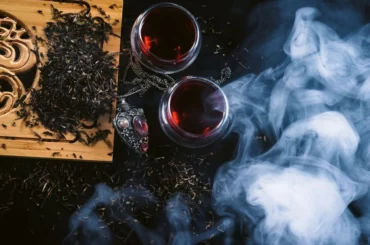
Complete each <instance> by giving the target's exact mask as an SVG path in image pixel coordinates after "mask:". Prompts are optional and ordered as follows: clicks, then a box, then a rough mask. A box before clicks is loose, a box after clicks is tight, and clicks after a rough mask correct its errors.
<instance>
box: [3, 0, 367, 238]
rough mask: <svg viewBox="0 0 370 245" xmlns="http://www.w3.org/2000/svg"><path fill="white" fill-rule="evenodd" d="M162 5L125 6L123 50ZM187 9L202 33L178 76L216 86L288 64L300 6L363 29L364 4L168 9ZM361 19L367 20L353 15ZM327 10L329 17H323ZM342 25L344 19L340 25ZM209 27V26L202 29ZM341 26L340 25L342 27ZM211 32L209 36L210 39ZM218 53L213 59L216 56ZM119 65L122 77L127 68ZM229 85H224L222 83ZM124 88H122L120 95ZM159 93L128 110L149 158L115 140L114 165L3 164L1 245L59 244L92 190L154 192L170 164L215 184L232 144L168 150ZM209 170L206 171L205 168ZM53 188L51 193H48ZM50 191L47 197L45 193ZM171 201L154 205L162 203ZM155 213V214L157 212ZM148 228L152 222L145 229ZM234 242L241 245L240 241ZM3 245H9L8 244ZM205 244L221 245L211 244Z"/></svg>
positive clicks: (138, 0)
mask: <svg viewBox="0 0 370 245" xmlns="http://www.w3.org/2000/svg"><path fill="white" fill-rule="evenodd" d="M157 2H161V1H148V0H126V2H125V5H124V10H123V12H124V14H123V16H124V18H123V19H124V23H123V30H122V43H125V42H127V40H128V38H129V33H130V30H131V26H132V24H133V22H134V20H135V19H136V17H137V16H138V15H139V14H140V13H141V12H143V11H144V10H145V9H146V8H148V7H149V6H150V5H151V4H154V3H157ZM173 2H175V3H178V4H180V5H183V6H184V7H185V8H187V9H189V10H190V11H191V12H192V13H193V14H194V16H195V17H202V20H199V23H200V25H201V28H202V29H203V30H206V33H205V34H204V35H203V45H202V50H201V53H200V56H199V58H198V59H197V60H196V62H195V63H194V64H193V65H192V66H191V67H190V68H188V69H187V70H185V71H184V72H182V73H181V74H176V75H174V76H173V77H174V78H180V77H181V76H184V75H198V76H205V77H209V76H211V77H214V78H218V77H219V75H220V71H221V69H222V68H224V67H225V66H229V67H230V68H231V69H232V71H233V74H232V78H231V79H230V80H229V81H227V82H230V81H232V80H234V79H237V78H238V77H240V76H242V75H245V74H247V73H251V72H254V73H258V72H260V71H262V70H264V69H266V68H268V67H271V66H276V65H278V64H280V63H281V61H283V60H284V59H285V55H284V53H283V50H282V47H283V44H284V41H285V40H286V38H287V36H288V35H289V31H290V30H291V28H292V25H293V21H294V14H295V9H297V8H298V7H299V6H304V5H311V6H316V7H318V8H319V9H320V10H322V11H324V13H325V15H323V17H322V18H323V21H325V22H327V23H328V24H330V25H331V26H333V28H335V29H336V30H337V31H338V32H339V34H347V33H348V32H350V31H351V30H353V29H354V28H357V27H358V26H359V25H360V24H362V23H364V22H367V19H366V17H364V16H366V13H367V12H368V8H367V6H368V1H352V3H351V6H355V7H353V9H349V5H348V4H349V3H350V1H320V2H318V1H257V0H184V1H178V0H176V1H173ZM343 9H346V11H347V12H348V11H349V12H350V11H351V10H353V11H360V12H361V13H364V15H353V16H351V18H350V20H351V21H348V18H349V17H348V15H344V14H343V11H342V10H343ZM328 10H330V11H328ZM343 16H344V17H345V18H344V17H343ZM203 20H206V23H205V22H204V21H203ZM344 23H345V24H344ZM212 29H213V30H214V32H213V31H212ZM218 47H221V48H222V49H221V50H220V51H219V52H218V54H215V51H216V50H217V49H218ZM125 61H126V59H125V57H122V63H121V69H122V68H123V67H124V66H125ZM227 82H226V83H227ZM124 89H125V88H124V87H122V86H120V87H119V91H120V92H121V93H122V91H123V90H124ZM160 96H161V92H160V91H157V90H155V89H153V90H150V91H149V92H148V93H146V94H145V95H144V96H143V97H134V98H130V102H131V103H133V104H135V105H138V106H141V107H143V108H144V110H145V112H146V115H147V118H148V121H149V126H150V148H149V153H148V156H138V155H136V154H134V153H132V152H130V151H128V150H127V149H126V148H125V146H124V145H123V144H122V143H121V142H119V140H118V137H116V142H115V149H114V163H113V164H102V163H78V162H68V161H56V160H43V159H20V158H4V157H2V158H0V163H1V165H0V236H1V240H2V241H1V243H2V244H21V243H22V244H23V243H25V242H27V243H35V244H61V243H62V242H63V239H64V238H65V237H66V236H67V234H68V233H69V230H68V229H69V226H68V222H69V218H70V216H71V215H72V214H73V212H74V211H75V210H76V209H78V208H79V207H80V206H81V205H83V204H84V203H85V202H86V201H87V200H88V199H89V198H90V197H91V196H92V195H93V193H94V186H95V185H96V184H98V183H105V184H107V185H108V186H110V187H111V188H115V189H118V188H121V187H122V186H127V185H130V184H134V185H140V186H144V187H145V188H148V189H151V188H153V187H150V186H156V185H158V184H159V183H160V182H161V179H160V178H159V177H158V178H156V177H152V178H148V177H147V175H146V174H145V170H144V169H147V168H148V167H150V168H152V169H156V171H157V172H161V171H163V168H166V166H168V163H169V162H181V163H185V164H186V165H188V166H190V167H192V168H194V169H195V172H196V173H197V174H199V176H200V178H203V179H205V181H206V180H207V179H208V178H209V179H210V180H209V181H210V182H211V183H212V178H213V176H214V174H215V172H216V170H217V168H218V166H220V165H221V164H223V163H224V162H227V161H228V160H230V159H232V158H233V156H234V155H235V152H234V151H235V148H236V145H237V136H236V135H229V136H228V137H227V138H225V139H223V140H221V141H219V142H217V143H215V144H213V145H211V146H209V147H207V148H204V149H197V150H189V149H185V148H182V147H179V146H176V145H174V144H173V143H172V142H170V141H169V140H168V139H167V138H166V137H165V135H164V134H163V132H162V130H161V129H160V127H159V124H158V119H157V110H158V102H159V99H160ZM203 163H206V164H203ZM50 186H52V187H53V188H51V189H50ZM49 190H51V191H50V192H49ZM171 194H172V193H168V195H165V196H160V197H158V198H159V199H160V201H161V202H163V203H165V202H166V200H167V199H168V198H169V197H170V195H171ZM202 202H203V204H202V205H200V207H199V209H201V211H199V210H198V213H197V212H195V213H197V214H194V215H195V216H196V217H198V218H199V219H198V220H197V221H196V222H199V226H202V225H203V227H204V224H206V223H207V222H208V221H212V222H214V221H215V220H217V217H215V214H212V215H211V216H210V215H204V213H207V212H211V206H210V203H211V198H210V195H205V196H204V199H203V200H202ZM159 213H160V211H159ZM149 223H150V222H149ZM127 233H129V231H128V230H124V231H121V233H120V235H119V236H118V238H117V239H116V240H117V242H115V244H125V243H126V244H138V241H137V239H136V237H135V235H130V236H127ZM236 240H239V241H240V243H242V242H243V239H241V238H240V239H236ZM5 241H7V242H5ZM209 244H222V240H218V238H217V237H216V238H214V239H212V240H210V241H209Z"/></svg>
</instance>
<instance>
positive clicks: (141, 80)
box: [118, 50, 231, 99]
mask: <svg viewBox="0 0 370 245" xmlns="http://www.w3.org/2000/svg"><path fill="white" fill-rule="evenodd" d="M125 51H127V52H128V53H129V55H130V62H129V63H128V64H127V66H126V68H125V70H124V73H123V79H122V83H123V84H124V85H129V86H134V87H133V88H131V89H130V90H129V91H127V93H126V94H124V95H120V96H118V98H119V99H123V98H126V97H129V96H131V95H134V94H139V95H140V96H142V95H143V94H144V93H145V92H146V91H148V90H149V89H150V88H151V87H155V88H157V89H158V90H161V91H165V90H167V89H168V88H169V87H170V86H171V85H173V84H174V83H175V82H176V81H175V80H174V79H173V78H172V77H170V76H169V75H166V74H163V75H161V76H162V78H161V77H160V76H158V75H152V74H149V73H147V72H146V71H144V69H143V67H142V66H141V64H140V63H139V61H138V59H137V58H136V57H135V56H134V55H132V51H131V50H125ZM130 68H131V70H132V71H133V72H134V74H135V76H136V77H135V78H134V79H132V80H131V81H127V80H126V79H127V74H128V72H129V70H130ZM230 76H231V69H230V67H225V68H223V69H222V70H221V77H220V79H217V80H216V79H214V78H212V77H210V78H209V79H210V80H212V81H213V82H214V83H216V84H218V85H220V84H222V83H223V82H225V81H226V80H227V79H229V78H230Z"/></svg>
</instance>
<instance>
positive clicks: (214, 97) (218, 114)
mask: <svg viewBox="0 0 370 245" xmlns="http://www.w3.org/2000/svg"><path fill="white" fill-rule="evenodd" d="M225 108H226V104H225V101H224V99H223V96H222V94H221V92H220V91H219V90H217V89H216V88H215V87H213V86H211V85H208V84H206V83H204V82H201V81H197V80H193V81H188V82H186V83H183V84H181V85H180V86H179V87H177V88H176V90H175V91H174V93H173V95H172V97H171V100H170V110H171V116H172V121H173V123H175V124H176V125H177V126H178V127H179V128H181V129H182V130H184V131H186V132H188V133H192V134H198V135H206V134H208V133H209V132H210V131H212V130H213V129H214V128H216V127H217V126H218V125H219V124H220V122H221V121H222V119H223V116H224V112H225Z"/></svg>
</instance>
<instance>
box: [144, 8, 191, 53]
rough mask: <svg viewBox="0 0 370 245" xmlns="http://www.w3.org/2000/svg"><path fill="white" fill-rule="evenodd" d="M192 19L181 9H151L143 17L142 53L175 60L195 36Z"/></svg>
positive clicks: (188, 47) (186, 48)
mask: <svg viewBox="0 0 370 245" xmlns="http://www.w3.org/2000/svg"><path fill="white" fill-rule="evenodd" d="M195 30H196V29H195V25H194V23H193V21H192V19H191V18H190V17H189V16H188V15H187V14H186V13H185V12H183V11H182V10H180V9H177V8H174V7H161V8H156V9H153V10H151V11H150V12H149V13H148V15H147V16H146V17H145V18H144V21H143V26H142V28H141V33H140V34H141V39H142V41H143V43H144V46H145V47H144V49H146V50H143V52H144V53H147V52H148V51H150V52H151V53H152V54H154V55H156V56H157V57H159V58H161V59H164V60H177V59H181V57H182V56H183V55H184V54H186V53H187V52H188V51H189V50H190V49H191V47H192V46H193V44H194V42H195V38H196V31H195Z"/></svg>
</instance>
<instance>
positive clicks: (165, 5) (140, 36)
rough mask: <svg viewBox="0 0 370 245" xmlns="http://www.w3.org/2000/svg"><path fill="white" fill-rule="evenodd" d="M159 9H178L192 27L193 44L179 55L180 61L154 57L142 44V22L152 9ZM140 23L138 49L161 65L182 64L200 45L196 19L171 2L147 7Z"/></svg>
mask: <svg viewBox="0 0 370 245" xmlns="http://www.w3.org/2000/svg"><path fill="white" fill-rule="evenodd" d="M161 7H172V8H175V9H178V10H180V11H182V12H184V13H185V14H186V16H188V17H189V18H190V19H191V21H192V23H193V25H194V30H195V31H194V33H195V40H194V43H193V45H192V46H191V48H190V49H189V50H188V51H186V53H184V54H183V55H181V58H180V59H162V58H160V57H158V56H157V55H155V54H154V53H153V52H151V51H150V50H149V49H148V48H147V47H146V46H145V43H144V40H143V38H142V35H141V30H142V27H143V24H144V20H145V18H146V17H147V16H148V14H149V13H150V12H151V11H152V10H154V9H157V8H161ZM139 21H140V23H139V28H138V36H139V42H140V47H143V48H144V49H145V51H146V52H148V54H149V55H150V56H152V57H153V58H155V59H156V60H158V61H160V62H163V63H169V64H172V63H174V62H182V61H184V60H185V59H186V58H188V57H189V55H191V54H192V53H194V52H195V51H196V48H197V47H198V46H199V45H200V40H201V33H200V32H201V31H200V27H199V24H198V21H197V20H196V18H195V17H194V15H193V14H192V13H191V12H190V11H189V10H187V9H186V8H184V7H182V6H180V5H178V4H175V3H171V2H163V3H157V4H154V5H153V6H151V7H149V8H148V9H146V10H145V11H144V12H143V13H142V14H141V16H140V20H139Z"/></svg>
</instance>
